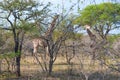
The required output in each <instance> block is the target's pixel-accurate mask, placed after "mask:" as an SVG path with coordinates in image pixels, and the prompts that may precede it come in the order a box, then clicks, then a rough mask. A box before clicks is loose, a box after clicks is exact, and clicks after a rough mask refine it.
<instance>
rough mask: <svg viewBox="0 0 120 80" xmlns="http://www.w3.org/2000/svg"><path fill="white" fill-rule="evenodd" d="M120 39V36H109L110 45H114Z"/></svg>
mask: <svg viewBox="0 0 120 80" xmlns="http://www.w3.org/2000/svg"><path fill="white" fill-rule="evenodd" d="M118 38H120V34H117V35H110V36H108V41H109V42H110V43H113V42H114V41H116V40H117V39H118Z"/></svg>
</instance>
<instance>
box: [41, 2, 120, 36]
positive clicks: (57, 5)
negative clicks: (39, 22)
mask: <svg viewBox="0 0 120 80" xmlns="http://www.w3.org/2000/svg"><path fill="white" fill-rule="evenodd" d="M77 1H78V0H43V2H44V3H48V2H51V3H52V4H53V5H52V7H51V9H52V10H53V12H55V13H62V9H63V6H64V9H65V10H69V9H70V7H71V6H72V5H74V8H73V11H71V12H72V13H74V14H76V13H77V12H78V6H79V9H80V10H82V9H84V8H85V7H86V6H87V5H91V4H99V3H103V2H116V3H118V2H119V3H120V0H79V5H78V4H76V3H78V2H77ZM110 33H111V34H117V33H120V29H117V30H112V31H111V32H110Z"/></svg>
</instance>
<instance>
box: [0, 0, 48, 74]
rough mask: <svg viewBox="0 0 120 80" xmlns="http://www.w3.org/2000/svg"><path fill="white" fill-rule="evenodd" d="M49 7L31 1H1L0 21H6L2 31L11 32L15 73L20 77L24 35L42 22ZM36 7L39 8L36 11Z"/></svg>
mask: <svg viewBox="0 0 120 80" xmlns="http://www.w3.org/2000/svg"><path fill="white" fill-rule="evenodd" d="M48 6H49V5H45V6H44V5H43V4H40V5H39V4H38V3H37V2H35V1H33V0H3V1H1V2H0V11H1V16H0V18H1V19H2V20H5V21H6V24H7V26H5V25H6V24H3V27H2V28H3V29H6V30H10V31H12V34H13V38H14V52H15V53H16V54H17V56H16V67H17V68H16V72H17V76H20V75H21V73H20V59H21V51H22V45H23V40H24V35H25V33H26V31H27V30H32V28H33V27H34V26H36V22H38V21H39V22H40V21H42V20H44V18H45V16H44V15H46V13H47V12H48V9H47V7H48ZM38 7H41V8H40V9H38Z"/></svg>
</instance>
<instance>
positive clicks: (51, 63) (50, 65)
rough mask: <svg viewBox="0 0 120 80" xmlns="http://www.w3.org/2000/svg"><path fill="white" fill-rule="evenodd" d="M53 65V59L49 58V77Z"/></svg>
mask: <svg viewBox="0 0 120 80" xmlns="http://www.w3.org/2000/svg"><path fill="white" fill-rule="evenodd" d="M53 63H54V61H53V58H52V57H50V61H49V75H51V73H52V69H53Z"/></svg>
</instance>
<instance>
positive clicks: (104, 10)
mask: <svg viewBox="0 0 120 80" xmlns="http://www.w3.org/2000/svg"><path fill="white" fill-rule="evenodd" d="M119 20H120V4H119V3H101V4H95V5H89V6H87V7H86V8H85V9H83V10H82V11H81V12H80V16H79V17H78V18H77V19H76V21H75V23H77V24H78V23H79V24H81V25H85V24H88V25H90V26H93V25H96V24H98V23H114V22H117V21H119Z"/></svg>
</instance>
